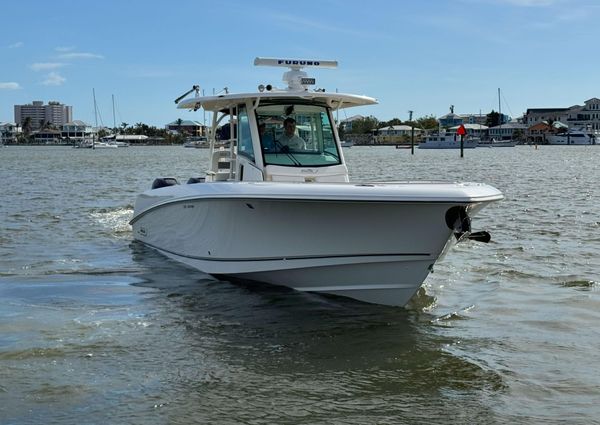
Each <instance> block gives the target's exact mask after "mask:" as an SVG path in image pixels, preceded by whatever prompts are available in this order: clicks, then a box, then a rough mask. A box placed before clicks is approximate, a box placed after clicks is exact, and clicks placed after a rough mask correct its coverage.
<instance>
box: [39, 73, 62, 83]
mask: <svg viewBox="0 0 600 425" xmlns="http://www.w3.org/2000/svg"><path fill="white" fill-rule="evenodd" d="M65 81H67V79H66V78H65V77H63V76H62V75H60V74H59V73H58V72H51V73H50V74H48V75H46V79H45V80H44V81H42V84H43V85H45V86H62V85H63V84H64V83H65Z"/></svg>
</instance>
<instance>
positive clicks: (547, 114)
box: [524, 106, 575, 127]
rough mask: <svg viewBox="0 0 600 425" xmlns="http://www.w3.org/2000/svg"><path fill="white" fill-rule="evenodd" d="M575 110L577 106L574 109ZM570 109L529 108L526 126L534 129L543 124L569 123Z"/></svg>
mask: <svg viewBox="0 0 600 425" xmlns="http://www.w3.org/2000/svg"><path fill="white" fill-rule="evenodd" d="M573 108H575V106H574V107H573ZM569 109H570V108H529V109H527V112H525V120H524V121H525V124H526V125H527V127H532V126H534V125H536V124H539V123H542V122H546V123H549V122H554V121H560V122H567V117H568V113H569Z"/></svg>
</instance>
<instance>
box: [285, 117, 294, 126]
mask: <svg viewBox="0 0 600 425" xmlns="http://www.w3.org/2000/svg"><path fill="white" fill-rule="evenodd" d="M288 123H294V124H296V120H295V119H293V118H292V117H287V118H286V119H285V120H283V125H286V124H288Z"/></svg>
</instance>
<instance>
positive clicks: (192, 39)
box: [0, 0, 600, 127]
mask: <svg viewBox="0 0 600 425" xmlns="http://www.w3.org/2000/svg"><path fill="white" fill-rule="evenodd" d="M0 10H2V16H3V19H2V24H1V25H0V57H1V58H2V59H1V60H0V121H13V120H14V114H13V105H15V104H24V103H30V102H31V101H33V100H42V101H44V102H45V103H46V102H48V101H51V100H56V101H59V102H61V103H65V104H67V105H72V106H73V117H74V119H80V120H83V121H86V122H88V123H90V124H93V123H94V105H93V98H92V89H95V92H96V99H97V103H98V106H99V110H100V115H101V117H102V122H103V123H104V124H105V125H108V126H112V102H111V96H112V95H114V96H115V99H116V115H117V117H116V120H117V125H119V124H120V123H121V122H126V123H129V124H134V123H137V122H144V123H147V124H150V125H155V126H160V127H162V126H163V125H164V124H166V123H168V122H171V121H173V120H175V119H177V118H183V119H197V120H200V121H202V119H203V116H202V114H201V113H192V112H188V111H183V110H177V109H175V104H174V103H173V100H174V99H175V98H176V97H178V96H179V95H180V94H182V93H183V92H185V91H186V90H188V89H189V88H191V86H192V85H193V84H199V85H200V86H201V88H203V89H204V90H205V93H206V94H211V93H212V92H213V89H215V90H217V91H219V90H221V89H222V88H223V87H228V88H229V89H230V90H231V91H235V92H243V91H253V90H255V88H256V87H257V85H258V84H260V83H264V84H267V83H271V84H273V85H275V86H279V87H281V86H283V83H282V82H281V76H282V71H283V69H280V68H266V67H255V66H254V65H253V60H254V58H255V57H256V56H264V57H286V58H299V59H334V60H337V61H339V67H338V69H337V70H328V69H323V70H315V71H314V72H312V73H311V75H312V76H314V77H316V79H317V87H323V88H325V89H327V90H329V91H335V90H336V89H338V90H339V91H340V92H345V93H355V94H365V95H369V96H372V97H375V98H377V99H378V100H379V102H380V103H379V105H376V106H371V107H365V108H356V109H354V110H352V109H351V110H348V111H346V112H345V114H346V115H347V116H351V115H354V114H363V115H374V116H375V117H377V118H378V119H379V120H382V121H384V120H389V119H392V118H395V117H397V118H400V119H402V120H406V119H408V110H413V111H414V116H415V117H421V116H425V115H435V116H437V117H439V116H441V115H443V114H445V113H447V112H448V108H449V106H450V105H455V112H457V113H479V112H480V111H481V112H482V113H484V114H485V113H488V112H489V111H491V110H492V109H494V110H497V109H498V98H497V90H498V88H501V90H502V95H503V100H502V112H506V113H508V114H510V115H511V116H513V117H516V116H519V115H521V114H522V113H523V112H524V111H525V110H526V109H527V108H535V107H568V106H572V105H575V104H583V102H584V101H585V100H587V99H590V98H592V97H600V84H599V83H600V54H599V53H598V52H599V48H598V43H599V40H600V25H599V24H598V22H600V1H597V0H454V1H441V0H432V1H429V0H427V1H414V0H413V1H393V2H392V1H380V0H371V1H355V0H318V1H312V0H304V1H301V2H286V1H266V0H265V1H252V2H251V1H247V0H240V1H238V0H229V1H226V2H214V1H211V2H208V1H199V0H196V1H173V2H154V1H150V0H147V1H137V0H132V1H127V0H119V1H113V0H103V1H101V2H100V1H93V2H92V1H87V0H82V1H79V2H75V1H66V0H52V1H32V0H22V1H20V2H15V1H11V2H4V3H3V5H2V6H0ZM340 118H343V117H341V116H340Z"/></svg>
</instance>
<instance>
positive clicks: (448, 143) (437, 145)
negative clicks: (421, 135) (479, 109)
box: [418, 131, 479, 149]
mask: <svg viewBox="0 0 600 425" xmlns="http://www.w3.org/2000/svg"><path fill="white" fill-rule="evenodd" d="M478 142H479V138H476V137H466V138H465V139H464V140H463V148H464V149H473V148H476V147H477V143H478ZM418 147H419V149H460V136H458V135H457V134H456V133H455V132H452V131H447V132H445V133H440V134H431V135H429V136H426V137H425V140H424V141H423V142H421V143H419V146H418Z"/></svg>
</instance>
